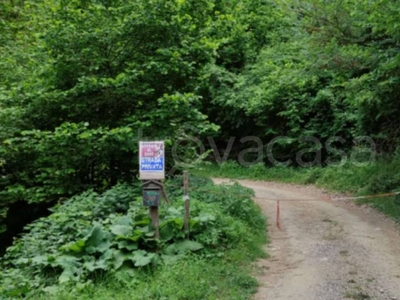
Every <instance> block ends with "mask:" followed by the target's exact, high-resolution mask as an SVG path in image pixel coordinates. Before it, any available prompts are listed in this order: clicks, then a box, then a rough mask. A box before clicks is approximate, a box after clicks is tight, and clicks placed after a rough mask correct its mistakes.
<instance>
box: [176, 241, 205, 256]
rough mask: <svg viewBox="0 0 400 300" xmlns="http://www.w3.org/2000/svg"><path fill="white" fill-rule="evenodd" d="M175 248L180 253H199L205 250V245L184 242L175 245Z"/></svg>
mask: <svg viewBox="0 0 400 300" xmlns="http://www.w3.org/2000/svg"><path fill="white" fill-rule="evenodd" d="M175 248H176V250H177V251H178V252H183V253H184V252H188V251H198V250H200V249H203V245H202V244H200V243H198V242H195V241H188V240H187V241H182V242H179V243H176V244H175Z"/></svg>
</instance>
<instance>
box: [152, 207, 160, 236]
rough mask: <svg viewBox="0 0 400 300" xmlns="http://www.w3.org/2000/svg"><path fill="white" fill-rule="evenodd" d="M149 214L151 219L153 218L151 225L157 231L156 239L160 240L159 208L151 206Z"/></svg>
mask: <svg viewBox="0 0 400 300" xmlns="http://www.w3.org/2000/svg"><path fill="white" fill-rule="evenodd" d="M149 213H150V218H151V225H152V226H153V228H154V229H155V230H156V232H155V233H154V237H155V238H156V239H159V238H160V228H159V224H158V206H150V207H149Z"/></svg>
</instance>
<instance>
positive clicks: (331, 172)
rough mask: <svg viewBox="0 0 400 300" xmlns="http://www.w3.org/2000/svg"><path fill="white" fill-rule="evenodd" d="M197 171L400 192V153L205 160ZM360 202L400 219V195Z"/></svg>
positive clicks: (360, 192) (359, 191) (361, 192)
mask: <svg viewBox="0 0 400 300" xmlns="http://www.w3.org/2000/svg"><path fill="white" fill-rule="evenodd" d="M195 173H196V174H198V175H201V176H213V177H223V178H232V179H253V180H266V181H278V182H285V183H295V184H314V185H316V186H319V187H322V188H325V189H328V190H330V191H336V192H342V193H348V194H349V195H357V196H366V195H377V194H382V193H391V192H400V155H396V156H395V157H394V158H391V159H383V158H380V159H378V160H377V161H375V162H370V163H366V164H365V165H354V164H352V163H351V162H347V163H346V164H344V165H341V166H327V167H324V168H321V167H303V168H301V167H297V168H295V167H284V166H281V167H277V166H275V167H266V166H265V164H263V163H261V164H254V165H251V166H249V167H243V166H240V165H239V164H238V163H236V162H234V161H227V162H225V163H222V164H220V165H217V164H211V163H207V164H203V165H202V166H201V167H200V168H197V170H196V171H195ZM357 203H360V204H368V205H371V206H373V207H375V208H377V209H379V210H380V211H382V212H383V213H385V214H387V215H388V216H390V217H392V218H394V219H395V220H396V221H397V222H399V223H400V195H397V196H391V197H384V198H371V199H364V200H358V201H357Z"/></svg>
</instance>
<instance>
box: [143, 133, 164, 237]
mask: <svg viewBox="0 0 400 300" xmlns="http://www.w3.org/2000/svg"><path fill="white" fill-rule="evenodd" d="M139 178H140V179H141V180H143V181H144V182H143V184H142V186H143V205H144V206H146V207H148V208H149V215H150V218H151V224H152V226H153V228H154V229H155V235H154V236H155V238H157V239H158V238H159V237H160V231H159V214H158V207H159V206H160V205H161V201H160V199H161V196H163V197H164V199H165V201H166V202H167V203H169V201H168V197H167V194H166V192H165V189H164V185H163V184H162V183H161V181H160V180H161V179H164V178H165V155H164V142H163V141H156V142H140V143H139Z"/></svg>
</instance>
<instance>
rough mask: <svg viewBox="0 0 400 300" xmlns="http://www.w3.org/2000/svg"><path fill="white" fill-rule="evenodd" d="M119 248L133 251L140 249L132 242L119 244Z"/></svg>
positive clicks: (124, 241) (126, 241) (127, 241)
mask: <svg viewBox="0 0 400 300" xmlns="http://www.w3.org/2000/svg"><path fill="white" fill-rule="evenodd" d="M118 248H119V249H126V250H129V251H133V250H137V249H138V244H137V243H135V242H133V241H130V240H123V241H119V242H118Z"/></svg>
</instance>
